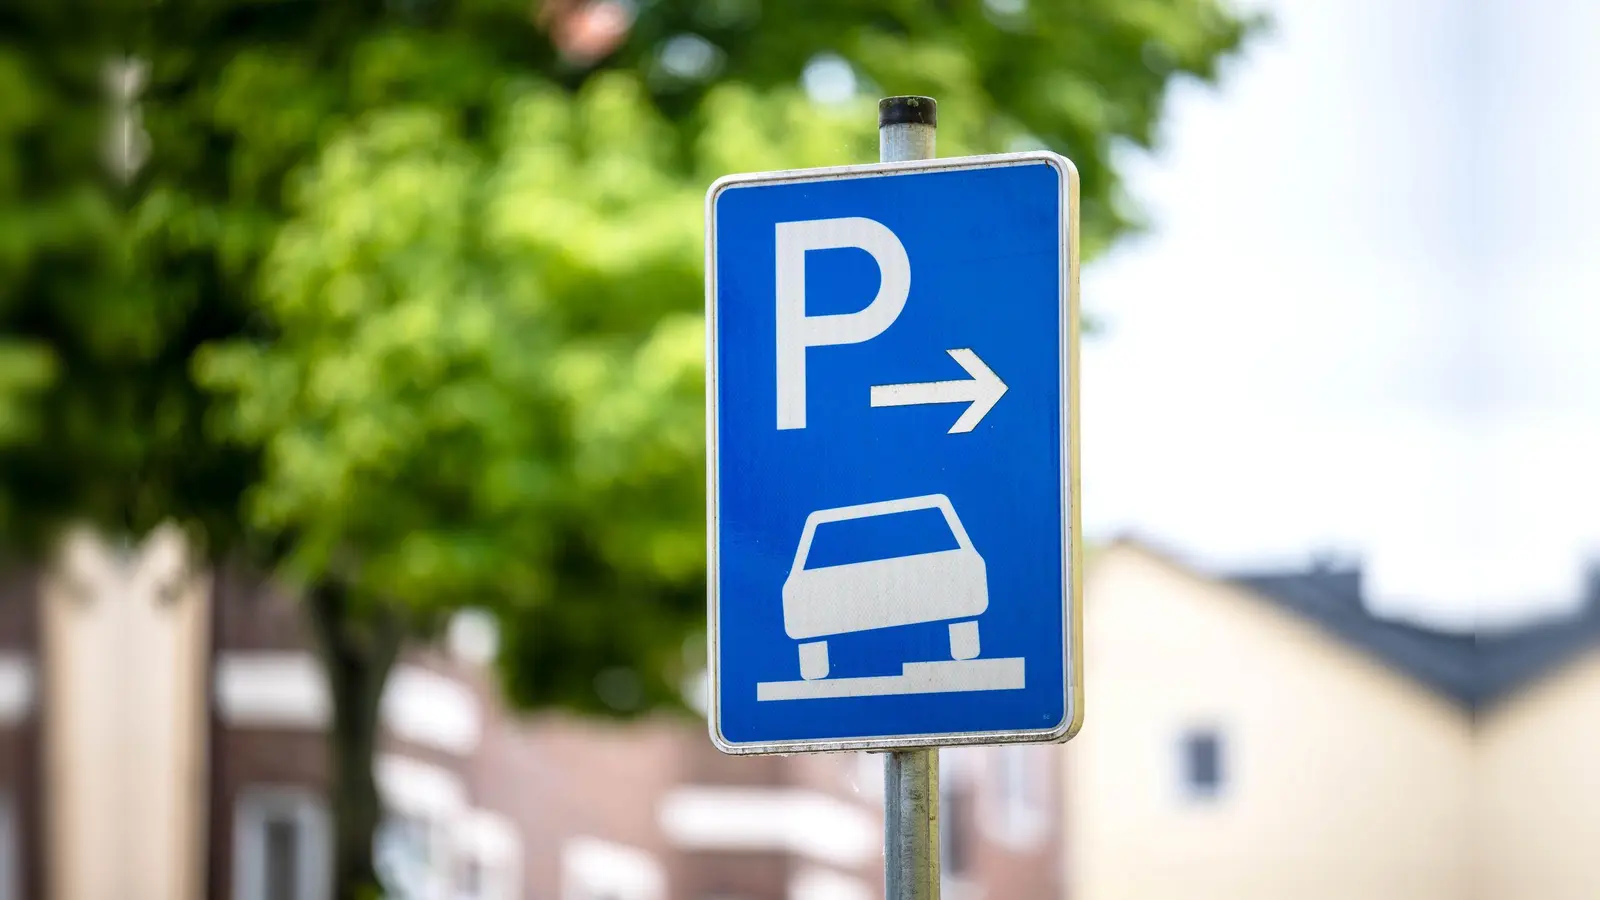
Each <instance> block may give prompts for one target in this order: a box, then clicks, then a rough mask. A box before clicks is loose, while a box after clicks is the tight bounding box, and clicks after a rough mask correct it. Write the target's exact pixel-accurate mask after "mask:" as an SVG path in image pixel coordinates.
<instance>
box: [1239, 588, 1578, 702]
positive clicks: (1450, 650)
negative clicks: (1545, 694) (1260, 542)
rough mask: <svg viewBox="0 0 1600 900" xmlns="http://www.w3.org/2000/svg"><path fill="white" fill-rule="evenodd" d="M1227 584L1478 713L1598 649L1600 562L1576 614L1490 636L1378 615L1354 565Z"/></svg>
mask: <svg viewBox="0 0 1600 900" xmlns="http://www.w3.org/2000/svg"><path fill="white" fill-rule="evenodd" d="M1228 580H1229V581H1232V582H1234V583H1235V584H1239V585H1242V586H1244V587H1246V588H1249V589H1250V590H1252V591H1254V592H1255V593H1257V594H1259V595H1261V596H1263V597H1266V598H1267V599H1269V600H1271V601H1273V602H1274V603H1276V604H1278V605H1279V606H1282V607H1284V608H1285V609H1288V610H1289V611H1291V612H1293V613H1295V614H1297V615H1300V616H1302V617H1304V618H1306V619H1309V620H1310V621H1312V622H1313V623H1315V624H1316V625H1318V626H1319V627H1321V628H1323V629H1325V630H1326V631H1328V632H1331V633H1332V634H1334V635H1336V636H1337V637H1339V638H1340V639H1342V640H1344V641H1345V642H1347V643H1349V644H1352V645H1354V646H1356V647H1359V648H1360V649H1362V650H1364V651H1366V652H1368V653H1370V654H1372V655H1373V656H1374V657H1376V658H1377V659H1378V660H1379V661H1380V662H1383V663H1385V664H1387V665H1388V666H1390V667H1392V668H1394V669H1396V670H1398V671H1400V672H1403V673H1405V674H1406V675H1409V676H1411V677H1412V678H1415V679H1417V680H1418V681H1420V682H1422V683H1423V684H1425V685H1427V686H1428V687H1430V688H1432V689H1433V690H1435V691H1438V692H1439V693H1441V694H1443V695H1445V696H1446V697H1449V698H1450V699H1451V700H1454V701H1455V702H1457V703H1460V704H1461V705H1463V706H1466V707H1467V708H1469V709H1473V710H1478V709H1482V708H1484V707H1487V706H1489V705H1491V704H1493V703H1494V702H1495V701H1496V700H1499V699H1501V698H1502V697H1505V696H1506V695H1508V694H1511V693H1514V692H1515V691H1517V690H1518V689H1520V688H1522V687H1524V686H1526V685H1528V684H1531V683H1532V682H1534V681H1537V680H1538V679H1540V678H1542V677H1544V676H1545V675H1547V674H1549V673H1551V672H1553V671H1554V670H1555V669H1557V668H1559V667H1560V666H1562V665H1563V664H1565V663H1567V662H1568V661H1570V660H1572V659H1574V658H1575V657H1577V656H1579V655H1580V654H1582V653H1583V652H1584V651H1585V650H1587V649H1589V648H1592V647H1600V567H1596V568H1594V569H1593V570H1592V571H1591V573H1590V576H1589V578H1588V583H1587V586H1586V587H1587V590H1586V595H1587V596H1586V598H1585V603H1584V604H1583V607H1582V609H1581V611H1580V612H1579V613H1578V614H1576V615H1573V616H1568V617H1564V618H1560V619H1551V620H1545V621H1542V622H1539V623H1536V624H1532V625H1528V626H1525V627H1521V628H1517V629H1513V630H1509V631H1503V632H1497V633H1493V634H1484V635H1473V634H1463V633H1459V632H1446V631H1438V630H1434V629H1431V628H1426V627H1423V626H1420V625H1413V624H1410V623H1406V622H1399V621H1395V620H1392V619H1383V618H1379V617H1378V616H1375V615H1373V614H1372V613H1371V612H1369V611H1368V610H1367V606H1366V602H1365V597H1364V595H1363V592H1362V580H1361V570H1360V568H1359V567H1333V566H1328V565H1318V566H1315V567H1313V568H1311V569H1309V570H1302V571H1297V572H1254V573H1244V574H1237V575H1233V576H1230V577H1229V578H1228Z"/></svg>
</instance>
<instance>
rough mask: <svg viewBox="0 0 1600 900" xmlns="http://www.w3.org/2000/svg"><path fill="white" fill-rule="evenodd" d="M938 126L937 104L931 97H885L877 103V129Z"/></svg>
mask: <svg viewBox="0 0 1600 900" xmlns="http://www.w3.org/2000/svg"><path fill="white" fill-rule="evenodd" d="M885 125H931V126H934V127H938V125H939V103H938V101H936V100H934V99H933V98H932V97H912V96H907V97H885V98H883V99H882V100H879V101H878V127H879V128H882V127H884V126H885Z"/></svg>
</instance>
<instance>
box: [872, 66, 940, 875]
mask: <svg viewBox="0 0 1600 900" xmlns="http://www.w3.org/2000/svg"><path fill="white" fill-rule="evenodd" d="M937 127H938V104H936V103H934V101H933V98H932V97H886V98H884V99H882V100H879V101H878V160H879V161H880V162H904V161H906V160H912V159H932V158H933V157H934V156H935V155H937V153H936V150H935V137H936V135H937V132H936V129H937ZM883 883H884V891H883V896H884V898H885V900H939V748H937V747H932V748H928V749H924V750H895V751H893V752H891V753H889V755H888V759H887V760H886V762H885V765H884V767H883Z"/></svg>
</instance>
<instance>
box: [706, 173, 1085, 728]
mask: <svg viewBox="0 0 1600 900" xmlns="http://www.w3.org/2000/svg"><path fill="white" fill-rule="evenodd" d="M1040 163H1044V164H1046V165H1049V166H1052V167H1053V168H1055V170H1056V172H1057V174H1058V175H1059V176H1060V178H1059V181H1060V184H1061V206H1060V208H1061V215H1062V219H1063V221H1062V227H1061V253H1060V260H1061V316H1060V322H1061V336H1060V348H1061V356H1062V359H1061V361H1060V366H1059V369H1060V372H1061V382H1062V383H1061V421H1062V423H1063V424H1064V425H1065V426H1066V427H1065V428H1063V429H1062V435H1061V473H1062V476H1063V477H1062V479H1061V493H1062V497H1061V508H1062V509H1063V510H1065V514H1066V518H1067V521H1066V522H1065V523H1064V527H1063V528H1062V547H1061V567H1062V572H1061V585H1062V597H1061V602H1062V616H1061V625H1062V629H1061V630H1062V634H1061V647H1062V653H1063V656H1064V662H1065V665H1064V666H1063V667H1062V674H1063V676H1064V681H1065V684H1064V685H1063V688H1064V696H1065V700H1066V704H1065V708H1064V710H1063V713H1064V715H1063V716H1062V721H1061V722H1060V724H1058V725H1056V726H1055V727H1054V728H1047V729H1035V730H1019V731H973V732H954V733H931V734H915V735H892V736H886V737H854V738H822V739H815V740H811V739H800V740H784V741H766V742H757V743H743V742H741V743H732V742H730V741H728V740H726V739H725V738H723V736H722V729H721V726H722V690H721V687H722V682H721V672H720V669H721V665H720V659H721V653H720V650H721V642H720V630H719V624H720V623H719V620H720V618H721V606H720V599H721V585H720V583H719V582H720V577H719V571H720V569H719V565H720V560H721V548H720V547H719V546H718V542H719V537H720V529H719V528H718V509H717V500H718V496H717V495H718V492H719V485H720V479H719V478H718V476H719V474H720V472H719V467H718V459H717V431H718V421H717V306H716V298H717V268H716V262H717V199H718V198H719V197H720V196H721V195H722V192H723V191H724V190H727V189H728V188H736V187H740V186H744V185H752V184H780V183H804V182H817V181H840V180H845V179H854V178H871V177H885V176H891V177H892V176H895V175H908V174H917V173H922V172H933V171H959V170H972V169H991V168H1000V167H1007V166H1025V165H1037V164H1040ZM705 222H706V260H705V277H706V312H705V319H706V635H707V640H706V655H707V672H708V673H709V678H708V685H707V690H708V691H709V694H710V695H709V696H708V697H707V698H706V701H707V707H706V708H707V715H706V723H707V729H708V730H709V731H710V733H711V741H712V743H714V744H715V745H716V746H717V749H719V750H721V751H722V752H724V753H729V754H735V755H760V754H774V753H777V754H783V753H806V752H812V753H818V752H833V751H844V750H905V749H910V748H915V747H951V746H958V745H967V744H1008V743H1051V742H1059V741H1065V740H1068V739H1070V738H1071V737H1072V736H1073V735H1075V734H1077V733H1078V730H1079V729H1080V728H1082V727H1083V653H1082V645H1083V603H1082V593H1083V588H1082V569H1083V566H1082V560H1083V548H1082V542H1081V540H1080V537H1079V530H1080V527H1079V507H1078V170H1077V168H1076V167H1074V166H1073V165H1072V162H1071V161H1070V160H1068V159H1067V158H1066V157H1064V156H1061V155H1060V154H1057V153H1051V152H1049V151H1047V150H1037V151H1029V152H1025V153H1000V154H995V155H992V156H967V157H952V158H948V159H919V160H912V161H909V162H896V163H868V164H863V165H854V166H833V167H829V168H820V169H789V170H785V171H779V172H758V173H752V174H747V175H727V176H724V177H722V178H719V179H717V180H716V181H715V182H713V183H712V185H711V187H710V188H709V189H707V191H706V206H705ZM752 688H753V686H752Z"/></svg>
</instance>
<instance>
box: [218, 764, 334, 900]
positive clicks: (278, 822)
mask: <svg viewBox="0 0 1600 900" xmlns="http://www.w3.org/2000/svg"><path fill="white" fill-rule="evenodd" d="M233 846H234V855H233V859H234V896H235V897H237V898H239V900H326V898H327V895H328V885H329V879H330V876H331V872H330V869H329V866H330V859H331V854H330V847H329V831H328V818H327V812H326V810H325V809H324V807H323V804H322V802H321V801H320V800H319V799H318V798H317V797H316V796H315V795H313V794H312V793H311V792H310V791H306V790H301V789H295V788H249V789H246V790H245V791H244V792H243V793H242V794H241V795H240V797H239V802H238V807H237V809H236V811H235V818H234V835H233Z"/></svg>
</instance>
